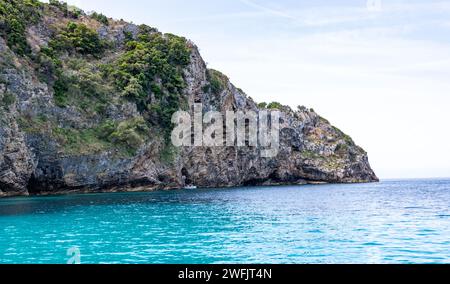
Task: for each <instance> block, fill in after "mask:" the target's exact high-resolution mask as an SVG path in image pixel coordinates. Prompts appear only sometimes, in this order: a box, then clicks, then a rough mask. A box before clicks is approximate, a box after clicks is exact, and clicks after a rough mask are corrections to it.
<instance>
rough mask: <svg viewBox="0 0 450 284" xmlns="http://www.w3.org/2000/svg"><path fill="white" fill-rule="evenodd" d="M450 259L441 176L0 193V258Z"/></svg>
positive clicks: (448, 187) (446, 183) (448, 205)
mask: <svg viewBox="0 0 450 284" xmlns="http://www.w3.org/2000/svg"><path fill="white" fill-rule="evenodd" d="M67 262H81V263H149V264H153V263H167V264H168V263H177V264H185V263H188V264H203V263H208V264H209V263H257V264H271V263H301V264H303V263H450V180H448V179H446V180H444V179H443V180H390V181H383V182H381V183H375V184H357V185H307V186H284V187H259V188H233V189H215V190H211V189H208V190H202V189H195V190H181V191H171V192H152V193H115V194H91V195H69V196H57V197H32V198H12V199H0V263H51V264H53V263H67Z"/></svg>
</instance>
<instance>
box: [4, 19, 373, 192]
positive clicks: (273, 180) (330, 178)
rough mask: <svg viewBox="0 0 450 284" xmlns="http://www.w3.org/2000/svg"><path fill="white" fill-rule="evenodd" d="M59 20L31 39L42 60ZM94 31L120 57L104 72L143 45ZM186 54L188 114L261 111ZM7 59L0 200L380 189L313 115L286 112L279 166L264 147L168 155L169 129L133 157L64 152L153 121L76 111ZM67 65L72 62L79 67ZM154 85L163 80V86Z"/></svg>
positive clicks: (341, 139) (354, 153)
mask: <svg viewBox="0 0 450 284" xmlns="http://www.w3.org/2000/svg"><path fill="white" fill-rule="evenodd" d="M82 15H83V16H81V17H80V19H78V20H77V21H86V23H88V24H89V23H91V21H92V19H89V17H88V16H86V15H85V14H82ZM58 17H61V15H60V14H49V15H46V17H45V18H44V19H43V20H42V21H41V22H39V23H38V24H36V25H35V26H30V27H28V29H27V36H28V38H27V39H28V42H29V43H30V44H31V45H32V52H34V53H37V52H39V50H40V49H41V48H42V47H43V46H46V45H47V44H48V42H49V39H50V38H51V36H52V33H51V32H50V30H51V28H49V26H50V23H51V26H52V27H53V25H55V24H56V23H58V22H61V19H59V18H58ZM72 20H73V19H72ZM64 21H67V20H66V19H64ZM95 30H96V31H97V32H98V33H99V36H100V37H101V38H102V39H105V40H109V41H111V42H112V43H113V44H112V45H111V46H113V47H114V48H115V49H114V51H113V52H109V53H106V55H105V56H104V58H101V63H106V62H110V61H112V60H115V59H116V58H117V56H118V53H120V52H123V50H122V49H123V46H124V41H125V40H126V38H125V34H128V36H131V37H132V38H136V37H137V34H138V32H139V27H138V26H136V25H133V24H128V23H125V22H123V21H112V20H111V21H110V24H109V25H108V26H105V25H98V26H97V27H96V29H95ZM152 32H155V33H156V30H154V31H152ZM188 44H189V47H190V50H191V55H190V63H189V65H188V66H187V67H186V68H184V71H183V76H184V78H183V79H184V82H185V88H184V90H183V92H182V95H183V96H184V98H185V99H186V102H187V104H188V106H190V107H191V108H192V106H193V105H194V104H195V103H202V104H203V110H204V111H210V110H214V111H219V112H221V113H223V114H225V113H226V112H227V111H247V110H252V111H257V112H258V111H260V110H259V109H258V107H257V104H256V103H255V102H254V101H253V100H252V99H251V98H249V97H248V96H247V95H246V94H245V93H244V92H243V91H241V90H240V89H238V88H236V87H235V86H234V85H233V84H232V83H231V82H230V81H229V80H228V79H227V78H226V77H225V76H224V75H220V78H221V80H222V81H223V82H222V83H223V89H222V90H221V91H220V92H218V93H215V92H212V91H211V90H208V84H209V81H208V80H209V79H208V78H209V76H210V73H209V72H211V71H210V70H208V69H207V66H206V64H205V62H204V61H203V59H202V57H201V55H200V53H199V51H198V49H197V47H196V46H195V45H194V44H193V43H191V42H189V43H188ZM0 53H1V60H0V196H13V195H27V194H53V193H59V192H68V191H75V192H98V191H123V190H128V191H133V190H155V189H174V188H180V187H183V186H185V185H187V184H193V185H196V186H199V187H232V186H247V185H281V184H306V183H318V182H319V183H320V182H333V183H353V182H373V181H377V180H378V178H377V177H376V175H375V173H374V172H373V171H372V169H371V168H370V165H369V162H368V157H367V153H366V152H365V151H364V150H363V149H362V148H360V147H358V146H357V145H355V143H354V142H353V140H352V139H351V138H350V137H349V136H347V135H345V134H344V133H342V132H341V131H340V130H339V129H337V128H335V127H333V126H332V125H331V124H330V123H329V122H328V121H326V120H325V119H323V118H322V117H320V116H319V115H318V114H316V113H315V112H314V111H313V110H309V109H307V108H305V107H299V109H298V110H296V111H293V110H291V109H290V108H289V107H283V108H282V113H281V127H282V129H281V133H280V151H279V154H278V156H276V157H274V158H263V157H261V148H260V147H212V148H208V147H183V148H180V149H175V150H174V149H172V152H171V153H167V147H166V145H165V142H164V138H163V137H162V136H161V135H160V132H161V129H159V128H158V127H156V126H155V127H151V128H150V129H149V133H148V135H147V136H148V137H147V139H145V142H143V143H141V144H140V146H139V147H138V149H137V151H136V152H134V153H132V154H129V153H128V154H127V155H124V154H123V153H120V150H119V149H118V147H115V145H112V146H111V145H109V146H108V147H109V148H107V149H104V148H102V147H100V146H102V145H100V146H99V148H98V149H97V148H95V147H94V148H93V146H92V145H79V148H76V149H65V146H67V145H66V144H67V142H66V141H64V139H62V140H61V138H58V137H57V136H55V132H57V131H58V129H62V128H70V129H74V130H82V129H86V128H95V127H98V126H99V124H100V122H101V121H104V120H105V119H106V120H108V121H111V122H113V123H121V122H123V121H127V120H130V119H134V118H141V117H142V118H143V119H147V120H149V121H151V120H152V119H153V118H152V117H148V116H149V115H148V114H147V113H141V111H140V108H142V106H138V105H137V104H136V103H133V102H129V101H125V100H123V99H121V97H120V94H117V95H116V96H115V97H113V98H112V99H111V101H109V102H108V105H107V107H106V108H105V109H104V110H102V111H101V112H100V111H99V112H95V113H93V114H91V115H86V114H85V113H84V112H82V111H81V110H80V109H79V108H75V107H73V106H67V107H64V108H62V107H59V106H57V105H56V104H55V98H54V97H55V93H54V90H53V88H52V84H51V83H46V82H45V81H43V80H42V79H41V78H40V76H39V74H38V73H37V71H36V68H34V66H33V64H32V63H31V62H30V60H27V59H24V58H22V57H21V56H19V55H18V54H16V53H14V52H13V51H12V50H11V49H10V48H9V47H8V46H7V45H6V42H5V41H4V39H3V38H1V37H0ZM64 56H65V57H64V58H63V60H64V61H67V62H68V61H70V60H71V59H73V58H70V56H69V55H64ZM72 61H73V60H72ZM89 64H90V63H89ZM158 80H159V81H158ZM156 82H160V79H159V78H156ZM7 95H8V96H10V97H11V96H12V97H13V98H14V102H13V103H11V102H9V103H8V105H7V104H6V103H5V102H6V101H7V100H6V99H4V98H5V96H7ZM148 95H149V97H150V98H151V101H154V100H155V97H156V95H155V94H154V93H149V94H148ZM86 107H89V106H86ZM99 113H101V114H99ZM44 118H45V119H44ZM77 135H81V134H77ZM94 144H95V143H94ZM94 146H96V145H94ZM92 148H93V149H92ZM166 156H171V158H170V159H168V158H167V157H166Z"/></svg>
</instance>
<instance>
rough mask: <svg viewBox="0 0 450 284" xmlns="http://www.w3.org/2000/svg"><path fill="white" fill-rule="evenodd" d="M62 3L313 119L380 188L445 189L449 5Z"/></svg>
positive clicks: (221, 0)
mask: <svg viewBox="0 0 450 284" xmlns="http://www.w3.org/2000/svg"><path fill="white" fill-rule="evenodd" d="M67 2H68V3H69V4H73V5H77V6H78V7H80V8H82V9H84V10H85V11H87V12H88V11H94V10H95V11H97V12H101V13H103V14H105V15H107V16H109V17H113V18H116V19H124V20H127V21H132V22H134V23H136V24H142V23H145V24H147V25H150V26H152V27H156V28H158V29H159V30H160V31H162V32H169V33H174V34H177V35H181V36H184V37H187V38H189V39H191V40H192V41H194V42H195V43H196V44H197V45H198V46H199V48H200V52H201V54H202V56H203V58H204V59H205V61H206V62H207V63H208V67H210V68H214V69H217V70H220V71H222V72H223V73H225V74H226V75H227V76H228V77H229V78H230V79H231V81H232V82H233V83H234V84H235V85H237V86H238V87H240V88H242V89H243V90H244V91H245V92H246V93H247V94H248V95H249V96H251V97H252V98H253V99H255V100H256V101H258V102H261V101H279V102H281V103H283V104H285V105H290V106H291V107H293V108H296V107H297V106H298V105H304V106H307V107H311V108H314V110H315V111H316V112H317V113H319V114H320V115H321V116H323V117H325V118H327V119H328V120H329V121H330V122H331V123H332V124H333V125H335V126H337V127H339V128H340V129H342V130H343V131H344V132H346V133H347V134H349V135H350V136H351V137H352V138H354V140H355V142H356V143H357V144H358V145H360V146H362V147H363V148H364V149H365V150H366V151H367V152H368V153H369V160H370V162H371V165H372V167H373V168H374V170H375V172H376V173H377V175H378V176H379V177H381V178H383V179H388V178H433V177H450V148H449V146H450V145H449V144H450V131H449V130H450V128H449V127H448V125H447V124H448V123H449V122H450V110H448V107H449V106H450V1H442V0H441V1H437V0H436V1H434V0H422V1H418V0H410V1H406V0H403V1H402V0H391V1H389V0H369V1H367V0H346V1H343V0H337V1H336V0H334V1H301V0H189V1H185V0H165V1H157V0H127V1H123V0H89V1H88V0H69V1H67Z"/></svg>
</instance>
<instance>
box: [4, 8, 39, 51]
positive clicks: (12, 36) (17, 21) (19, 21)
mask: <svg viewBox="0 0 450 284" xmlns="http://www.w3.org/2000/svg"><path fill="white" fill-rule="evenodd" d="M41 13H42V4H41V3H40V2H39V1H36V0H0V35H1V36H2V37H4V38H5V40H6V42H7V44H8V46H9V47H10V48H11V49H12V50H14V51H15V52H16V53H17V54H19V55H25V54H29V53H30V46H29V45H28V43H27V38H26V28H27V26H28V25H30V24H33V23H36V22H37V21H38V20H39V19H40V17H41Z"/></svg>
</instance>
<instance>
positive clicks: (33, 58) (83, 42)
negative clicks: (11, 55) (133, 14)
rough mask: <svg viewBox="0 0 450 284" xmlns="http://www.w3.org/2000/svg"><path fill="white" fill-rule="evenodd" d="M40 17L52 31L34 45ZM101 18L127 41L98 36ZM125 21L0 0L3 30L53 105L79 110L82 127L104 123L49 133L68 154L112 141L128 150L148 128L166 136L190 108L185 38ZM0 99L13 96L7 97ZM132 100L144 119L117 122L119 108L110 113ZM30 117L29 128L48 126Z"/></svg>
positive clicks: (56, 5)
mask: <svg viewBox="0 0 450 284" xmlns="http://www.w3.org/2000/svg"><path fill="white" fill-rule="evenodd" d="M49 18H50V19H51V20H50V21H49V20H48V19H49ZM92 20H95V21H92ZM44 21H49V22H51V24H48V22H45V23H44ZM39 22H41V23H42V24H44V25H45V28H46V29H48V33H47V35H46V37H47V36H48V38H46V39H44V40H43V41H42V40H41V43H42V42H44V44H39V46H38V47H33V48H31V47H30V38H29V34H28V30H27V29H28V28H29V27H31V26H33V25H36V24H37V23H39ZM96 22H97V24H96ZM98 23H100V24H101V25H103V26H104V27H106V28H107V30H106V33H107V34H110V35H111V34H112V33H114V32H115V30H113V28H117V29H123V30H122V33H123V36H124V41H123V42H120V41H117V40H113V42H109V40H111V37H105V36H100V33H99V32H98V28H99V26H98ZM120 25H121V21H114V20H109V19H108V18H107V17H106V16H105V15H102V14H98V13H92V14H91V15H90V16H87V15H86V14H84V13H83V12H82V11H81V10H79V9H77V8H74V7H70V6H68V5H67V4H66V3H64V2H59V1H56V0H52V1H50V2H49V4H44V3H40V2H38V1H35V0H25V1H19V0H0V28H1V29H0V36H2V37H3V38H4V39H5V41H6V43H7V44H8V46H9V47H10V48H11V50H12V51H14V52H15V53H16V54H17V55H19V56H22V57H23V59H24V60H26V61H27V62H28V63H29V65H30V66H31V67H32V68H34V69H35V70H36V71H37V72H36V76H37V77H38V78H39V79H40V80H41V81H42V82H45V83H47V84H48V86H49V88H50V89H51V90H52V91H53V101H54V103H55V105H56V106H58V107H59V108H62V109H65V108H67V109H74V110H76V111H77V112H79V113H80V114H81V115H82V118H81V120H82V121H83V122H84V123H83V125H89V124H92V122H89V121H90V120H93V121H95V123H97V124H99V125H101V127H97V128H102V129H101V131H100V129H97V128H95V129H92V128H87V127H85V126H79V127H78V126H77V127H75V126H74V125H73V124H69V125H62V126H63V127H61V126H58V127H55V128H54V129H53V131H48V132H50V134H51V135H52V136H54V137H55V138H56V140H57V141H58V142H59V144H60V145H61V146H62V148H63V150H64V151H66V152H67V153H76V152H77V151H82V150H81V149H84V150H83V151H82V152H85V151H88V152H89V151H94V152H95V151H97V150H105V149H108V147H111V148H114V147H118V148H125V149H126V150H127V151H128V152H129V153H130V152H133V151H135V150H137V149H138V148H139V147H140V146H141V145H142V144H143V143H145V142H146V139H144V136H145V135H143V131H147V132H149V129H155V130H156V129H158V131H156V132H155V133H160V135H161V136H162V137H161V138H162V139H165V140H166V141H167V142H168V138H169V133H170V129H171V117H172V114H173V113H174V112H176V111H178V110H179V109H186V108H187V101H186V98H185V96H183V93H182V92H183V89H184V88H185V86H186V84H185V81H184V77H183V76H184V74H183V70H184V69H185V68H186V67H187V66H188V64H189V63H190V56H191V47H190V45H189V43H188V42H187V40H186V39H185V38H182V37H178V36H175V35H172V34H162V33H160V32H158V31H157V30H156V29H154V28H151V27H148V26H146V25H141V26H139V27H136V29H137V32H131V31H129V30H127V29H124V28H121V27H120ZM106 38H109V40H107V39H106ZM34 44H36V41H34ZM2 103H3V104H5V105H11V104H12V103H13V102H12V101H11V98H10V97H9V96H7V95H4V96H3V97H2ZM129 103H132V104H135V105H136V108H137V110H138V111H139V113H140V117H141V118H140V120H139V121H130V120H125V121H117V119H115V118H114V113H111V112H108V109H116V108H117V107H118V106H120V105H124V104H129ZM111 116H112V117H111ZM26 122H27V123H28V124H29V125H27V126H26V127H25V128H26V129H25V130H32V131H37V132H39V131H41V132H43V131H45V129H43V128H42V127H40V126H41V122H40V120H39V119H33V118H30V119H27V120H26ZM33 123H35V124H36V125H35V126H33V125H32V124H33ZM30 124H31V125H30ZM105 129H109V130H110V133H108V135H105V134H104V133H103V132H104V131H105ZM101 133H103V134H101ZM47 134H48V133H47ZM147 134H148V133H147ZM147 136H148V135H147Z"/></svg>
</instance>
